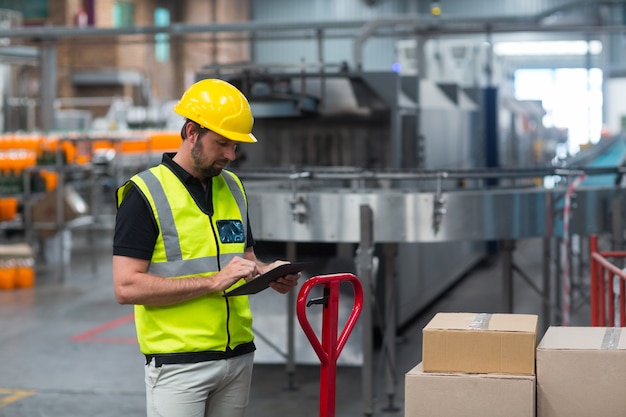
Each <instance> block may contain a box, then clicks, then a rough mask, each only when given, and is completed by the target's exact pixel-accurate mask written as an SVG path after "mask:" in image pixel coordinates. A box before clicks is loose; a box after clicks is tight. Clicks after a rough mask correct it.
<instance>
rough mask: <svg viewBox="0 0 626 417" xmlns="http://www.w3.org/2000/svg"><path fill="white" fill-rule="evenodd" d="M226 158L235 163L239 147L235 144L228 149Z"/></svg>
mask: <svg viewBox="0 0 626 417" xmlns="http://www.w3.org/2000/svg"><path fill="white" fill-rule="evenodd" d="M226 158H228V159H229V160H231V161H234V160H235V159H236V158H237V145H236V144H233V145H231V146H227V147H226Z"/></svg>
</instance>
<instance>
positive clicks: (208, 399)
mask: <svg viewBox="0 0 626 417" xmlns="http://www.w3.org/2000/svg"><path fill="white" fill-rule="evenodd" d="M253 360H254V353H249V354H246V355H241V356H237V357H234V358H231V359H224V360H216V361H207V362H200V363H192V364H175V365H168V364H164V365H162V366H161V367H158V368H157V367H156V366H155V365H154V360H153V361H152V362H151V363H149V364H148V365H146V372H145V373H146V404H147V409H148V417H244V416H245V414H246V408H247V406H248V397H249V394H250V381H251V378H252V366H253Z"/></svg>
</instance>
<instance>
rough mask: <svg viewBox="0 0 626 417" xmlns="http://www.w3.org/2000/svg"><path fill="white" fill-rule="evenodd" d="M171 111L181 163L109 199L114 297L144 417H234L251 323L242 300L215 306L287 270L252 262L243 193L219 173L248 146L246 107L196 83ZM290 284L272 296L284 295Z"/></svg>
mask: <svg viewBox="0 0 626 417" xmlns="http://www.w3.org/2000/svg"><path fill="white" fill-rule="evenodd" d="M174 111H175V112H176V113H178V114H180V115H181V116H183V117H185V118H186V120H185V123H184V125H183V127H182V130H181V136H182V143H181V145H180V148H179V149H178V151H177V152H176V153H172V154H164V155H163V159H162V162H161V164H159V165H157V166H155V167H152V168H150V169H149V170H146V171H144V172H141V173H139V174H137V175H135V176H133V177H132V178H131V179H130V180H129V181H128V182H127V183H126V184H124V185H123V186H121V187H120V188H119V189H118V190H117V205H118V211H117V217H116V226H115V236H114V243H113V283H114V289H115V297H116V299H117V301H118V302H119V303H120V304H134V305H135V325H136V329H137V337H138V340H139V347H140V349H141V352H142V353H143V354H144V355H145V356H146V368H145V381H146V397H147V410H148V416H149V417H156V416H159V417H181V416H184V417H205V416H215V417H241V416H244V415H245V412H246V407H247V403H248V394H249V389H250V380H251V374H252V363H253V355H254V350H255V346H254V341H253V339H254V336H253V334H252V314H251V312H250V307H249V304H248V298H247V296H234V297H223V294H224V292H225V291H226V290H227V289H232V288H235V287H238V286H240V285H243V284H244V283H245V282H247V281H250V280H252V279H254V277H255V276H257V275H259V274H262V273H265V272H267V271H269V270H271V269H273V268H275V267H277V266H279V265H281V264H284V263H287V262H285V261H275V262H274V263H272V264H266V263H263V262H261V261H260V260H258V259H257V258H256V255H255V252H254V249H253V245H254V239H253V236H252V233H251V231H250V226H249V224H248V214H247V200H246V195H245V192H244V188H243V185H242V184H241V181H240V180H239V179H238V178H237V176H235V175H234V174H233V173H232V172H229V171H226V170H224V167H225V166H226V165H227V164H228V162H230V161H233V160H234V159H235V150H236V147H237V144H238V143H240V142H256V138H255V137H254V135H253V134H252V133H251V131H252V125H253V117H252V113H251V111H250V106H249V104H248V101H247V100H246V98H245V97H244V95H243V94H242V93H241V92H240V91H239V90H238V89H236V88H235V87H234V86H232V85H231V84H229V83H227V82H225V81H221V80H216V79H208V80H202V81H199V82H197V83H196V84H194V85H192V86H191V87H190V88H189V89H188V90H187V91H186V92H185V93H184V95H183V96H182V98H181V99H180V101H179V102H178V104H177V105H176V107H175V109H174ZM298 277H299V274H298V275H288V276H285V277H281V278H279V279H278V280H277V281H275V282H273V283H271V284H270V286H271V287H272V288H273V289H274V290H276V291H278V292H279V293H286V292H288V291H289V290H291V289H293V288H294V287H295V286H296V284H297V280H298Z"/></svg>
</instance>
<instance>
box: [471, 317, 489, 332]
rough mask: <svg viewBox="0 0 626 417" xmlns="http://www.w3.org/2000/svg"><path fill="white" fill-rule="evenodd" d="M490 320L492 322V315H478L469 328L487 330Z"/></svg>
mask: <svg viewBox="0 0 626 417" xmlns="http://www.w3.org/2000/svg"><path fill="white" fill-rule="evenodd" d="M489 320H491V314H490V313H479V314H476V317H474V320H472V322H471V323H470V324H469V328H470V329H474V330H487V329H489Z"/></svg>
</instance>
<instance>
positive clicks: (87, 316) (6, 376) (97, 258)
mask: <svg viewBox="0 0 626 417" xmlns="http://www.w3.org/2000/svg"><path fill="white" fill-rule="evenodd" d="M98 235H99V237H98V239H97V240H96V241H95V242H90V241H88V239H87V238H86V237H85V236H82V235H80V234H74V235H72V238H71V247H72V250H71V256H70V259H69V264H68V265H65V266H62V264H56V265H55V264H54V263H50V264H48V265H46V266H47V267H50V268H44V269H43V270H42V271H38V275H37V282H36V285H35V287H34V288H30V289H18V290H10V291H0V358H2V365H1V371H0V417H44V416H45V417H86V416H98V417H119V416H125V417H140V416H144V415H145V405H144V395H145V394H144V383H143V357H142V356H141V354H140V353H139V350H138V346H137V343H136V339H135V333H134V326H133V323H132V307H130V306H121V305H118V304H117V303H116V301H115V299H114V296H113V289H112V283H111V261H110V260H111V234H110V232H107V231H105V232H99V233H98ZM540 248H541V241H540V240H534V239H530V240H525V241H519V242H518V244H517V248H516V250H515V252H514V262H515V265H516V266H517V267H518V268H519V270H521V271H524V273H525V275H526V276H527V277H530V280H531V281H535V280H536V282H535V284H536V285H541V284H540V281H541V249H540ZM60 258H62V256H61V257H59V258H58V259H60ZM501 262H502V261H501V260H500V258H499V257H498V256H492V257H489V258H488V259H486V260H485V261H484V262H482V263H481V264H480V265H478V266H477V267H476V268H475V269H473V270H472V271H470V273H468V274H467V275H466V276H465V277H462V279H460V280H459V281H458V283H457V284H455V285H454V286H453V287H452V288H450V289H449V290H448V291H447V292H446V293H445V294H444V295H443V296H441V297H440V298H439V299H438V300H436V301H435V302H433V303H432V305H430V306H429V307H428V308H427V309H425V310H424V311H422V312H420V314H419V315H418V317H416V318H415V320H414V322H412V323H411V324H409V325H405V326H403V328H402V331H401V332H400V333H399V334H398V337H397V344H396V349H397V350H396V355H397V357H396V364H395V367H396V369H395V373H396V378H395V383H396V384H397V385H396V386H395V387H393V385H391V388H392V389H391V391H390V386H387V385H386V384H385V382H384V381H385V377H384V375H385V373H384V366H383V361H382V360H381V356H382V355H381V350H380V348H379V347H377V348H375V349H374V356H375V359H374V361H373V362H374V364H375V365H374V366H373V372H374V389H373V390H374V415H375V416H385V417H387V416H393V417H401V416H403V415H404V374H405V373H406V372H407V371H408V370H410V369H411V368H413V367H414V366H415V365H417V364H418V363H419V362H420V361H421V330H422V328H423V326H424V325H425V324H426V323H427V322H428V321H429V320H430V318H432V316H433V315H434V314H435V313H437V312H440V311H464V312H498V311H501V301H502V296H501V284H502V278H501ZM59 265H61V266H59ZM336 272H342V271H336ZM261 294H263V293H261ZM257 296H258V294H257V295H254V296H251V297H257ZM275 296H276V297H284V296H281V295H279V294H275ZM276 300H278V298H277V299H276ZM264 304H276V303H275V302H274V303H272V302H270V303H264ZM281 306H284V304H282V302H281ZM281 308H282V307H281ZM513 312H515V313H532V314H541V312H542V309H541V298H540V296H539V295H538V294H537V293H536V292H535V290H533V289H532V287H531V285H529V283H528V282H525V280H522V279H515V280H514V308H513ZM267 314H271V313H267ZM267 314H266V316H267ZM276 314H277V317H275V318H271V317H269V318H267V317H265V318H264V320H261V322H262V323H263V322H264V323H266V324H265V325H273V326H274V327H276V325H275V323H281V324H282V323H283V322H284V312H277V313H276ZM588 321H589V314H588V307H586V304H585V303H584V302H583V303H581V306H580V307H575V308H574V309H573V312H572V324H580V325H586V324H588ZM540 322H541V320H540ZM281 327H282V326H281ZM296 327H297V329H296V330H297V331H299V332H301V330H300V328H299V326H298V325H297V322H296ZM258 330H262V329H258ZM543 331H544V329H541V330H540V332H543ZM360 343H361V341H360V338H359V335H358V334H353V336H351V338H350V339H349V345H350V346H351V347H355V346H356V347H357V349H356V351H357V352H358V346H359V344H360ZM258 346H259V350H258V351H257V354H258V363H257V364H256V365H255V370H254V375H253V382H252V390H251V396H250V406H249V410H248V414H247V415H248V416H249V417H270V416H272V417H274V416H299V417H308V416H318V415H319V389H320V383H319V382H320V374H319V370H320V367H319V365H318V364H315V363H313V362H310V363H306V364H297V366H296V367H295V373H294V374H293V375H292V378H290V377H288V374H287V372H286V367H285V365H284V363H281V362H280V361H279V362H277V363H271V362H272V360H271V357H272V354H271V352H269V350H268V349H267V346H265V345H264V343H263V340H259V343H258ZM270 350H271V349H270ZM345 350H346V352H347V353H346V355H350V353H349V352H350V349H348V346H347V347H346V349H345ZM343 354H344V353H342V355H343ZM264 355H267V358H270V359H269V360H264ZM357 356H358V355H357ZM349 359H350V358H348V359H347V361H348V362H349ZM361 372H362V367H361V366H359V365H350V364H342V365H340V366H339V367H338V370H337V380H336V382H337V389H336V415H337V416H340V417H356V416H362V415H364V401H363V393H362V374H361ZM394 388H395V389H394ZM394 391H395V392H394ZM390 392H391V394H390Z"/></svg>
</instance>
